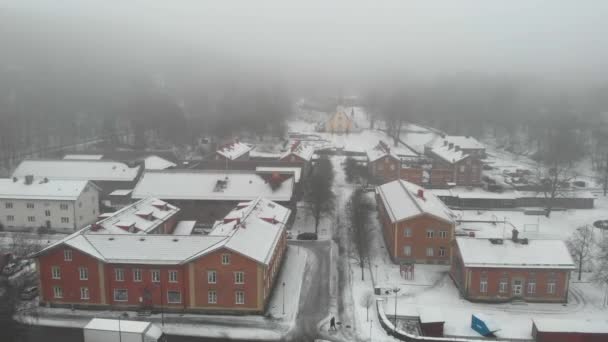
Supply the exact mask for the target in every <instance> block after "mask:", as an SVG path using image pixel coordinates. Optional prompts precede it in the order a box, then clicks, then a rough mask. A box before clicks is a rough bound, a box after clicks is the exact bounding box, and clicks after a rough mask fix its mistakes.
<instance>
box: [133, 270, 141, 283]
mask: <svg viewBox="0 0 608 342" xmlns="http://www.w3.org/2000/svg"><path fill="white" fill-rule="evenodd" d="M141 275H142V274H141V268H134V269H133V281H134V282H141V281H142V276H141Z"/></svg>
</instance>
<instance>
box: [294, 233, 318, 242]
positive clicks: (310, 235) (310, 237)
mask: <svg viewBox="0 0 608 342" xmlns="http://www.w3.org/2000/svg"><path fill="white" fill-rule="evenodd" d="M298 240H317V234H315V233H300V234H298Z"/></svg>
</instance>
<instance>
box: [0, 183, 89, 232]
mask: <svg viewBox="0 0 608 342" xmlns="http://www.w3.org/2000/svg"><path fill="white" fill-rule="evenodd" d="M98 215H99V188H98V187H97V186H95V185H94V184H93V183H91V182H89V181H84V180H49V179H47V178H38V179H36V178H34V177H32V176H27V177H24V178H17V177H14V178H2V179H0V223H1V224H2V225H3V226H4V227H5V229H10V230H30V229H35V228H38V227H48V228H51V229H54V230H62V231H75V230H78V229H80V228H82V227H84V226H86V225H88V224H90V223H92V222H94V221H95V220H96V219H97V216H98Z"/></svg>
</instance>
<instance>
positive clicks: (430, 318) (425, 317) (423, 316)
mask: <svg viewBox="0 0 608 342" xmlns="http://www.w3.org/2000/svg"><path fill="white" fill-rule="evenodd" d="M418 315H419V316H420V323H439V322H445V318H444V317H443V314H442V313H441V309H439V308H436V307H430V306H428V307H419V308H418Z"/></svg>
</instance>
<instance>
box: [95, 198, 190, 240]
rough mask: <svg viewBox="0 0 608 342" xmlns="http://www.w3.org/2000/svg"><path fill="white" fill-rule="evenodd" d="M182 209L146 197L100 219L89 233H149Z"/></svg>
mask: <svg viewBox="0 0 608 342" xmlns="http://www.w3.org/2000/svg"><path fill="white" fill-rule="evenodd" d="M179 211H180V209H179V208H178V207H176V206H173V205H171V204H169V203H166V202H164V201H161V200H159V199H157V198H153V197H150V198H145V199H142V200H140V201H138V202H135V203H133V204H131V205H129V206H126V207H124V208H122V209H120V210H119V211H117V212H115V213H113V214H112V215H110V216H109V217H107V218H104V219H103V220H101V221H98V222H96V223H94V224H92V225H90V226H88V227H87V228H88V230H87V231H86V232H87V233H88V234H89V233H90V234H133V233H139V234H147V233H149V232H151V231H153V230H154V229H156V228H158V227H159V226H161V225H163V224H164V223H165V222H167V221H168V220H169V219H170V218H172V217H174V216H175V215H176V214H177V213H178V212H179Z"/></svg>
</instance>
